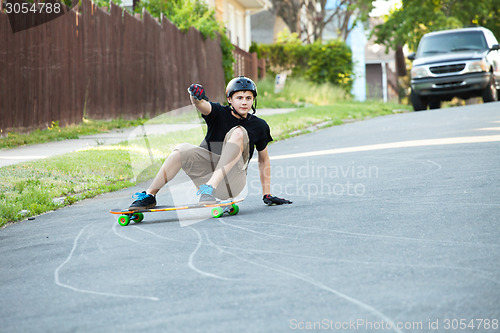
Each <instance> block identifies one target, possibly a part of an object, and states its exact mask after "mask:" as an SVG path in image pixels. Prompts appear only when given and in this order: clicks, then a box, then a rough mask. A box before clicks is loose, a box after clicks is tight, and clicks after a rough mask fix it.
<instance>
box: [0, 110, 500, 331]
mask: <svg viewBox="0 0 500 333" xmlns="http://www.w3.org/2000/svg"><path fill="white" fill-rule="evenodd" d="M269 151H270V154H271V156H273V160H272V166H273V170H272V181H273V184H272V189H273V193H274V194H275V195H278V196H282V197H286V198H288V199H292V200H293V201H294V203H293V204H292V205H289V206H280V207H267V206H264V205H263V203H262V201H261V195H260V186H259V183H258V172H257V166H256V163H252V164H251V165H250V170H249V178H248V189H249V193H248V196H247V198H246V200H245V201H244V202H243V203H242V204H241V205H240V213H239V214H238V215H236V216H230V217H223V218H221V219H217V220H216V219H211V218H209V217H208V215H206V216H195V217H193V216H191V217H186V216H180V217H178V216H177V215H176V214H175V213H151V214H148V215H145V221H144V222H142V223H140V224H133V223H132V224H130V225H129V226H127V227H122V226H120V225H118V224H117V217H116V216H115V215H111V214H109V213H108V210H109V209H110V208H115V207H126V206H128V204H130V202H131V198H130V196H131V195H132V194H133V193H134V192H135V191H139V190H143V189H144V187H145V186H146V185H145V184H141V185H139V186H137V187H136V188H133V189H127V190H124V191H119V192H116V193H111V194H106V195H102V196H99V197H97V198H95V199H91V200H86V201H84V202H81V203H78V204H75V205H74V206H71V207H68V208H64V209H60V210H58V211H55V212H51V213H48V214H44V215H42V216H39V217H37V218H36V219H35V220H34V221H24V222H20V223H17V224H15V225H11V226H9V227H7V228H4V229H0V267H1V268H0V308H1V311H0V331H1V332H111V331H113V332H117V331H122V332H159V331H165V332H288V331H300V330H302V329H304V330H306V329H312V328H315V329H318V330H325V331H337V332H350V331H355V332H500V328H499V325H500V324H499V322H498V320H499V319H500V306H499V300H500V285H499V284H500V264H499V258H500V242H499V239H500V228H499V224H500V223H499V222H500V218H499V216H500V214H499V212H500V196H499V194H500V103H492V104H487V105H475V106H468V107H460V108H452V109H445V110H434V111H427V112H419V113H409V114H398V115H393V116H386V117H381V118H376V119H372V120H367V121H363V122H357V123H352V124H348V125H343V126H338V127H333V128H328V129H324V130H320V131H318V132H315V133H312V134H309V135H305V136H300V137H296V138H293V139H289V140H286V141H282V142H278V143H275V144H273V145H271V146H270V148H269ZM176 186H180V187H182V183H180V184H178V185H176ZM172 188H173V187H172ZM159 201H160V203H161V204H169V203H172V201H173V200H172V196H171V195H170V194H169V192H168V191H162V192H160V195H159ZM197 214H209V212H205V211H204V212H198V213H197ZM179 222H180V223H179ZM464 325H465V326H464Z"/></svg>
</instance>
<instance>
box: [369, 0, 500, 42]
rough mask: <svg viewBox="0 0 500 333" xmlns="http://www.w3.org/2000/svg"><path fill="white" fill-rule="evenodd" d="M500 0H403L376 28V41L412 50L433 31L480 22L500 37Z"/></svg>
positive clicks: (479, 23) (478, 23)
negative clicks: (403, 46) (424, 36)
mask: <svg viewBox="0 0 500 333" xmlns="http://www.w3.org/2000/svg"><path fill="white" fill-rule="evenodd" d="M499 18H500V1H498V0H482V1H461V0H403V1H402V6H401V8H399V9H396V10H395V11H394V12H393V13H391V14H390V15H389V16H388V18H387V21H386V22H385V23H384V24H381V25H378V26H376V27H375V29H374V34H375V36H376V42H377V43H380V44H385V45H387V46H389V47H391V48H392V49H394V50H396V49H397V48H398V47H400V46H401V45H405V44H406V45H408V47H409V48H410V49H412V50H415V49H416V48H417V46H418V42H419V41H420V39H421V38H422V36H423V35H424V34H426V33H428V32H431V31H437V30H444V29H452V28H461V27H465V26H470V25H480V26H484V27H486V28H489V29H490V30H491V31H493V33H494V34H495V36H497V38H500V20H499Z"/></svg>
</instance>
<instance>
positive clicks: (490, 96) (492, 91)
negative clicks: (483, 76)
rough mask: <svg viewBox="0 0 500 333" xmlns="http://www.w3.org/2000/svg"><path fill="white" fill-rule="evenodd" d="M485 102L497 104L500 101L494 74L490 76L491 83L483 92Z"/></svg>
mask: <svg viewBox="0 0 500 333" xmlns="http://www.w3.org/2000/svg"><path fill="white" fill-rule="evenodd" d="M482 95H483V102H485V103H489V102H496V101H498V90H497V87H496V84H495V76H494V75H493V73H491V75H490V82H489V83H488V86H487V87H486V88H484V90H483V94H482Z"/></svg>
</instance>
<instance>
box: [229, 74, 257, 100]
mask: <svg viewBox="0 0 500 333" xmlns="http://www.w3.org/2000/svg"><path fill="white" fill-rule="evenodd" d="M237 91H251V92H252V93H253V97H254V98H255V97H257V86H256V85H255V83H254V82H253V81H252V80H251V79H249V78H247V77H245V76H239V77H235V78H234V79H232V80H231V81H229V83H228V84H227V87H226V98H229V97H231V96H232V95H233V94H234V93H235V92H237Z"/></svg>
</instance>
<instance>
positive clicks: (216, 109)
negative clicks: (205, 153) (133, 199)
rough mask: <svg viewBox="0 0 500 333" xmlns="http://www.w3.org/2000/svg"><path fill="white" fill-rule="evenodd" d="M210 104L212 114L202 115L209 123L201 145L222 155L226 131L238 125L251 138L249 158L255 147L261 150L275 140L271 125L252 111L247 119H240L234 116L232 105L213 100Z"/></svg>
mask: <svg viewBox="0 0 500 333" xmlns="http://www.w3.org/2000/svg"><path fill="white" fill-rule="evenodd" d="M210 104H211V105H212V111H211V112H210V114H209V115H208V116H205V115H202V116H203V119H205V122H206V123H207V135H206V136H205V139H204V140H203V142H202V143H201V145H200V146H201V147H204V148H206V149H208V150H210V151H212V152H214V153H216V154H219V155H220V154H221V151H222V143H223V142H224V138H225V136H226V133H227V132H229V130H230V129H231V128H233V127H235V126H238V125H239V126H241V127H243V128H245V129H246V130H247V132H248V138H249V140H250V143H249V144H250V157H249V159H251V158H252V155H253V150H254V147H255V148H257V150H258V151H261V150H264V149H265V148H266V147H267V144H268V143H269V142H271V141H273V138H272V137H271V131H270V129H269V125H268V124H267V123H266V121H265V120H264V119H261V118H259V117H257V116H254V115H252V114H250V113H249V114H248V115H247V119H239V118H236V117H235V116H233V114H232V113H231V107H230V106H228V105H221V104H219V103H212V102H210Z"/></svg>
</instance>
